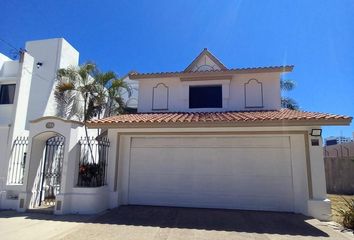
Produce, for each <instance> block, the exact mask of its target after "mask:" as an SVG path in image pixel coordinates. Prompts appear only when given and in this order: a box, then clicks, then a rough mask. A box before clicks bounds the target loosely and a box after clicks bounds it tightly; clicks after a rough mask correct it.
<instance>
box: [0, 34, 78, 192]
mask: <svg viewBox="0 0 354 240" xmlns="http://www.w3.org/2000/svg"><path fill="white" fill-rule="evenodd" d="M25 50H26V51H24V52H22V53H21V55H20V58H19V60H11V59H10V58H8V57H6V56H5V55H3V54H0V152H1V153H2V154H0V171H1V173H0V191H1V190H2V189H3V187H4V185H5V183H6V176H7V174H6V172H7V170H8V168H7V167H8V166H7V164H8V162H7V161H8V154H10V153H9V152H8V151H9V146H11V145H12V143H13V142H14V140H15V139H16V138H17V137H19V136H22V137H24V136H28V130H29V125H28V124H29V121H31V120H34V119H37V118H39V117H43V116H55V115H56V104H55V101H54V95H53V91H54V88H55V86H56V72H57V70H58V69H59V68H65V67H68V66H70V65H72V66H77V65H78V61H79V53H78V52H77V51H76V49H74V48H73V47H72V46H71V45H70V44H69V43H68V42H67V41H66V40H65V39H63V38H57V39H47V40H40V41H30V42H27V43H26V46H25Z"/></svg>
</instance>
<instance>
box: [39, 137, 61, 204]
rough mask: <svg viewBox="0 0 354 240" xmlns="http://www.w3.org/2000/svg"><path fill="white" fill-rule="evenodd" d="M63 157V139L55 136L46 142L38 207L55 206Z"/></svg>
mask: <svg viewBox="0 0 354 240" xmlns="http://www.w3.org/2000/svg"><path fill="white" fill-rule="evenodd" d="M63 156H64V137H62V136H55V137H51V138H49V139H48V140H47V141H46V145H45V153H44V160H43V162H42V166H41V179H40V180H41V181H40V196H39V206H40V207H51V206H54V205H55V196H56V195H57V194H59V193H60V187H61V185H60V183H61V173H62V166H63Z"/></svg>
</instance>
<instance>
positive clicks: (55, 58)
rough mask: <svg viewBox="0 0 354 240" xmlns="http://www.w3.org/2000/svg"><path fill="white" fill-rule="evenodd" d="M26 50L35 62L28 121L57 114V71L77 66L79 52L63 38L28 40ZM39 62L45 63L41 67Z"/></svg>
mask: <svg viewBox="0 0 354 240" xmlns="http://www.w3.org/2000/svg"><path fill="white" fill-rule="evenodd" d="M26 50H27V51H28V53H29V54H31V55H32V56H33V58H34V63H35V64H34V67H33V78H32V84H31V90H30V98H29V108H28V115H27V122H28V121H31V120H34V119H37V118H39V117H42V116H55V114H56V103H55V99H54V95H53V91H54V89H55V86H56V72H57V70H58V69H59V68H65V67H68V66H70V65H73V66H77V65H78V59H79V53H78V52H77V51H76V50H75V49H74V48H73V47H72V46H71V45H70V44H69V43H68V42H67V41H65V40H64V39H63V38H55V39H47V40H39V41H31V42H27V43H26ZM38 62H41V63H42V64H43V65H42V66H40V67H39V68H38V67H37V66H36V64H37V63H38ZM39 90H40V91H39ZM39 93H40V94H39ZM27 127H28V126H27Z"/></svg>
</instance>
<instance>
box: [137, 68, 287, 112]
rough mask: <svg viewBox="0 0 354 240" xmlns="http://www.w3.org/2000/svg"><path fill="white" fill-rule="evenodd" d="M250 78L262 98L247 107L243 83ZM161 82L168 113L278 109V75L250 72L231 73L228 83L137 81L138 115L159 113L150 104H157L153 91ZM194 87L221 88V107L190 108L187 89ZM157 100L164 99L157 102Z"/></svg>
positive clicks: (224, 81) (174, 80)
mask: <svg viewBox="0 0 354 240" xmlns="http://www.w3.org/2000/svg"><path fill="white" fill-rule="evenodd" d="M251 79H256V80H257V81H258V82H259V83H260V86H261V88H262V96H261V97H262V99H263V106H259V107H252V108H248V107H247V106H246V101H245V84H247V82H248V81H249V80H251ZM161 83H162V84H164V85H165V86H166V87H167V89H168V109H167V111H168V112H190V111H193V112H196V111H202V112H205V111H211V112H217V111H244V110H277V109H280V84H279V73H253V74H234V75H233V76H232V79H231V80H229V79H218V80H204V81H188V80H187V81H181V80H180V79H179V78H178V77H171V78H155V79H141V80H139V102H138V111H139V112H158V110H153V101H156V99H155V100H154V99H153V89H154V87H156V86H157V85H158V84H161ZM195 85H206V86H207V85H222V95H223V107H222V108H210V109H209V108H208V109H205V108H203V109H190V108H189V86H195ZM255 97H256V96H255ZM258 97H259V96H258ZM158 101H165V100H164V99H158ZM161 105H163V104H161ZM164 111H166V110H164Z"/></svg>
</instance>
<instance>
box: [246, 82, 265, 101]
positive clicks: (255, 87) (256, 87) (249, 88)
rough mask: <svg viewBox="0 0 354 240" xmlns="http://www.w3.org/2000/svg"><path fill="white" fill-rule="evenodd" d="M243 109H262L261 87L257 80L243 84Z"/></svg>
mask: <svg viewBox="0 0 354 240" xmlns="http://www.w3.org/2000/svg"><path fill="white" fill-rule="evenodd" d="M244 88H245V107H246V108H263V86H262V83H261V82H259V81H258V80H257V79H250V80H249V81H248V82H247V83H245V86H244Z"/></svg>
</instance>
